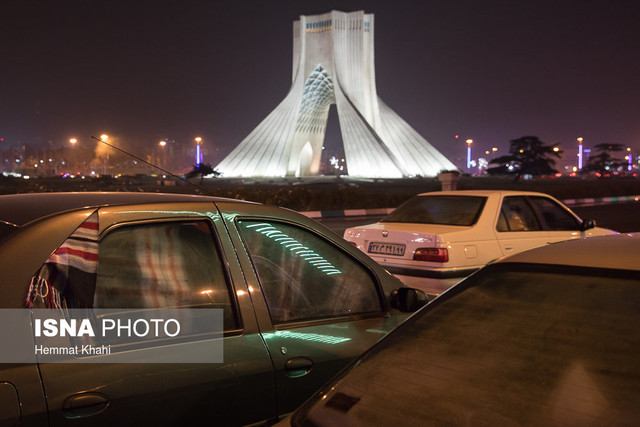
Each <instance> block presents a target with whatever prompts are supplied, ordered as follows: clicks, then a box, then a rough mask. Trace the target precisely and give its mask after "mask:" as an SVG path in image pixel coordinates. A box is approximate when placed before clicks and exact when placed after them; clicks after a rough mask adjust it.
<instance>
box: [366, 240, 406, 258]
mask: <svg viewBox="0 0 640 427" xmlns="http://www.w3.org/2000/svg"><path fill="white" fill-rule="evenodd" d="M405 248H406V246H405V245H403V244H400V243H383V242H370V243H369V250H368V251H367V252H369V253H370V254H383V255H394V256H403V255H404V250H405Z"/></svg>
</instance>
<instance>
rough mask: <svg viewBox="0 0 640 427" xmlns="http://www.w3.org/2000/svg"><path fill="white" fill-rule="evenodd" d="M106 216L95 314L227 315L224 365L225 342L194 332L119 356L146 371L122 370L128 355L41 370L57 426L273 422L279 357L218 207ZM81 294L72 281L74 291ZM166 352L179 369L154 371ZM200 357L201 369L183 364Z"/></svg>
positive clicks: (168, 366)
mask: <svg viewBox="0 0 640 427" xmlns="http://www.w3.org/2000/svg"><path fill="white" fill-rule="evenodd" d="M98 216H99V221H98V222H99V240H98V244H97V251H98V258H97V259H98V261H97V268H96V271H95V275H96V278H95V295H94V296H93V307H94V308H96V309H99V308H109V309H116V310H117V309H121V310H122V311H124V312H131V311H134V312H135V311H136V310H138V309H143V308H144V309H158V308H160V309H163V308H170V309H187V308H188V309H190V310H193V309H197V310H207V309H209V308H214V307H215V308H220V307H224V309H223V310H224V338H223V339H222V341H223V343H222V345H223V360H222V361H220V360H213V356H212V362H211V363H206V362H203V361H202V360H201V359H203V358H204V359H205V360H206V359H207V357H208V353H207V352H208V351H210V350H211V349H212V348H213V347H212V346H214V345H216V344H220V341H221V339H220V338H208V337H207V336H206V335H203V334H201V333H197V331H194V332H193V334H191V335H189V333H187V334H186V335H181V336H180V337H179V339H164V340H156V341H157V342H156V341H151V342H148V343H146V345H144V346H140V345H138V344H139V343H138V342H134V343H131V344H129V343H125V344H122V345H120V348H122V349H123V351H122V353H121V354H120V355H122V354H124V355H126V354H135V355H136V358H137V361H138V363H114V362H118V357H120V355H113V354H106V355H98V356H93V357H92V359H93V363H40V365H39V367H40V372H41V377H42V383H43V387H44V389H45V393H46V396H47V403H48V406H49V418H50V422H51V424H52V425H65V424H73V425H107V424H108V425H119V424H122V423H126V424H139V425H176V424H180V423H183V424H185V425H191V424H193V423H195V422H205V421H206V422H208V421H215V422H219V423H222V424H248V423H253V422H259V421H262V420H265V419H271V418H273V417H274V416H275V408H276V406H275V405H276V399H275V384H274V379H273V367H272V363H271V359H270V357H269V355H268V351H267V348H266V347H265V345H264V342H263V338H262V336H261V335H260V334H259V333H258V325H257V322H256V318H255V314H254V312H253V308H252V305H251V301H250V297H249V294H248V292H247V289H246V284H245V282H244V280H243V279H242V277H243V274H242V272H241V271H240V267H239V265H238V263H237V257H236V255H235V253H233V247H232V245H231V244H230V242H229V241H228V235H227V234H226V231H225V228H224V227H221V224H220V223H221V220H220V216H219V214H218V212H217V210H216V208H215V206H214V205H213V204H212V203H190V204H171V205H162V204H159V205H139V206H129V207H121V208H118V207H110V208H103V209H101V210H100V211H99V213H98ZM72 236H73V235H72ZM85 278H86V276H85ZM69 279H70V280H71V274H69ZM74 287H76V288H77V286H76V285H75V284H74V283H68V284H67V287H66V289H73V288H74ZM76 294H77V293H76ZM63 297H64V296H63ZM212 301H213V303H212ZM216 341H217V342H216ZM123 346H124V347H123ZM127 346H130V348H129V347H127ZM167 354H170V355H174V356H175V363H145V362H146V361H148V360H152V359H153V358H154V357H157V356H166V355H167ZM194 355H196V356H199V359H198V360H200V362H197V363H190V362H183V360H185V361H188V360H192V359H191V358H192V356H194ZM123 357H124V356H123ZM76 362H78V361H77V360H76ZM80 362H82V361H80Z"/></svg>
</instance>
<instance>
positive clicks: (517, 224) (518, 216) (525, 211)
mask: <svg viewBox="0 0 640 427" xmlns="http://www.w3.org/2000/svg"><path fill="white" fill-rule="evenodd" d="M497 230H498V231H540V230H541V227H540V223H539V222H538V219H537V217H536V214H535V212H534V211H533V209H532V208H531V206H530V205H529V203H527V200H526V198H525V197H520V196H514V197H505V198H504V201H503V202H502V209H501V210H500V219H499V221H498V226H497Z"/></svg>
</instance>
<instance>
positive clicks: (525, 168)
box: [487, 136, 562, 180]
mask: <svg viewBox="0 0 640 427" xmlns="http://www.w3.org/2000/svg"><path fill="white" fill-rule="evenodd" d="M553 157H557V158H560V157H562V150H560V149H559V148H558V144H553V145H547V144H545V143H544V142H542V141H540V139H539V138H538V137H537V136H523V137H521V138H518V139H514V140H511V145H510V147H509V154H508V155H506V156H501V157H498V158H496V159H493V160H491V161H490V162H489V164H490V165H491V164H497V165H499V166H496V167H492V168H489V169H487V173H489V174H490V175H513V176H515V177H516V180H518V179H519V178H520V177H521V176H523V175H533V176H542V175H552V174H555V173H557V172H558V171H557V170H556V169H555V168H554V167H553V165H555V163H556V161H555V159H554V158H553Z"/></svg>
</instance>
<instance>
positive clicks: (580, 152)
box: [578, 137, 583, 170]
mask: <svg viewBox="0 0 640 427" xmlns="http://www.w3.org/2000/svg"><path fill="white" fill-rule="evenodd" d="M582 140H583V138H582V137H579V138H578V170H582V154H583V151H582Z"/></svg>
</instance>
